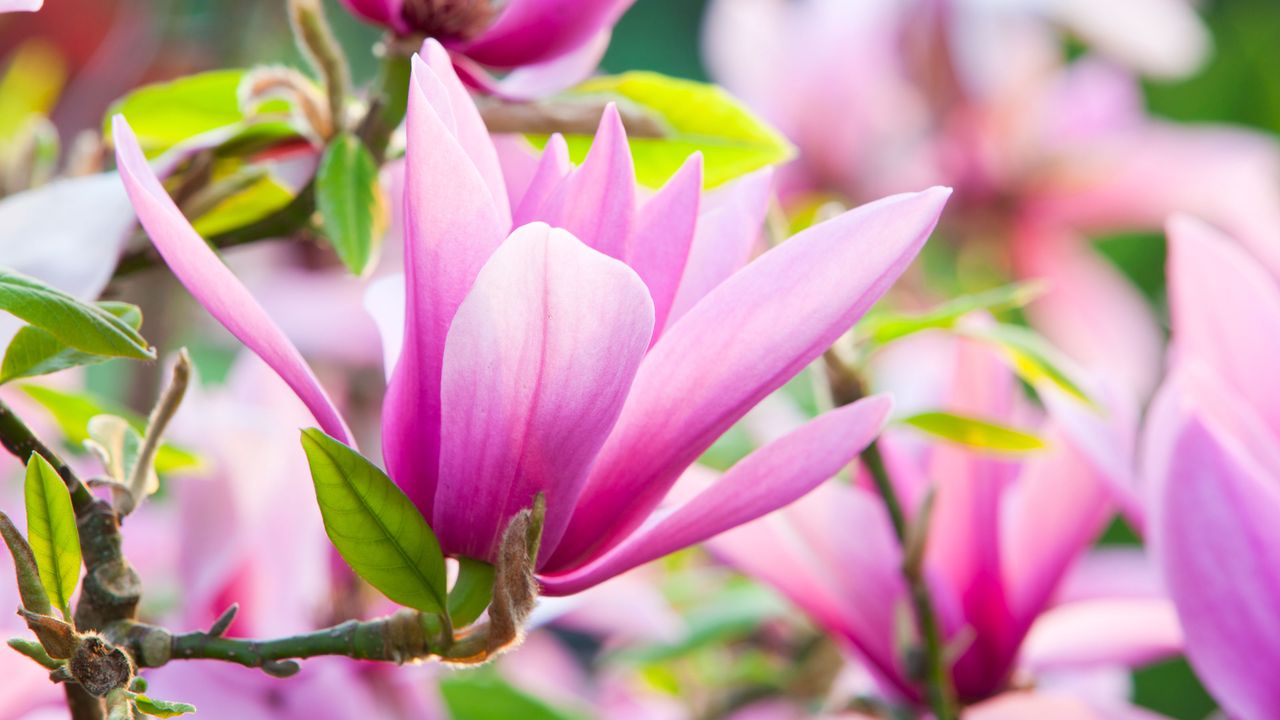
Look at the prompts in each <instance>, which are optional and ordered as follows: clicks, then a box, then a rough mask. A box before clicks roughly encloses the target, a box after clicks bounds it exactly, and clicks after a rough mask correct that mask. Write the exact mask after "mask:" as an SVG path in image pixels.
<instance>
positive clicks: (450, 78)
mask: <svg viewBox="0 0 1280 720" xmlns="http://www.w3.org/2000/svg"><path fill="white" fill-rule="evenodd" d="M426 55H427V61H423V60H421V59H417V60H415V61H414V76H413V80H412V86H411V88H410V93H409V120H408V158H407V161H406V179H405V196H404V203H405V233H404V234H405V287H406V288H407V290H408V292H407V293H406V296H405V301H404V304H403V306H401V305H400V303H399V301H393V302H391V303H388V302H386V299H387V297H386V296H394V294H395V293H394V292H390V293H388V292H383V293H381V295H382V296H383V297H381V298H379V297H376V296H375V298H374V299H373V301H372V305H373V306H374V309H375V311H376V312H375V314H378V315H382V316H384V320H383V321H382V322H381V323H380V324H381V326H382V328H383V331H384V333H385V334H387V335H388V336H389V337H388V338H387V341H386V345H387V347H388V355H389V356H393V357H396V358H397V359H396V361H395V365H394V366H395V371H394V373H393V374H392V377H391V380H390V382H389V386H388V390H387V398H386V401H385V403H384V410H383V422H382V436H383V454H384V457H385V459H386V463H387V469H388V472H389V474H390V475H391V477H392V478H393V479H394V480H395V481H396V482H397V484H399V485H400V486H401V487H402V488H403V489H404V490H405V492H406V493H407V494H408V495H409V497H410V498H411V499H412V500H413V501H414V502H415V503H416V504H417V505H418V507H419V508H420V509H421V510H422V511H423V514H424V515H425V516H426V518H427V519H428V521H429V523H430V524H431V526H432V527H433V528H434V529H435V531H436V533H437V535H438V536H439V538H440V541H441V544H442V546H443V547H444V548H445V551H446V552H447V553H449V554H459V555H465V556H470V557H476V558H481V559H491V558H492V557H493V553H494V551H495V548H496V544H497V541H498V538H499V536H500V534H501V532H502V531H503V529H504V528H505V526H506V525H507V523H508V521H509V520H510V518H511V517H512V516H513V515H514V514H515V513H516V512H518V511H519V510H521V509H523V508H526V507H529V506H530V504H531V503H532V502H533V499H534V497H535V496H536V495H537V494H538V493H543V494H544V495H545V496H546V498H547V515H546V522H545V525H544V532H543V542H542V554H541V556H540V558H539V570H540V576H541V579H542V581H543V586H544V590H546V591H547V592H549V593H552V594H563V593H569V592H575V591H577V590H580V589H582V588H585V587H588V586H590V585H593V584H596V583H598V582H601V581H603V580H605V579H607V578H609V577H612V576H613V575H616V574H617V573H619V572H622V571H624V570H626V569H628V568H630V567H633V566H635V565H638V564H640V563H643V562H647V561H648V560H651V559H654V558H657V557H660V556H661V555H664V554H666V553H669V552H672V551H674V550H676V549H679V548H681V547H684V546H686V545H689V544H692V543H695V542H699V541H701V540H704V539H706V538H707V537H710V536H712V535H714V534H716V533H718V532H721V531H723V530H725V529H727V528H729V527H732V526H734V525H736V524H739V523H742V522H745V521H747V520H750V519H753V518H755V517H759V516H760V515H762V514H764V513H767V512H769V511H771V510H773V509H775V508H777V507H780V506H782V505H785V504H786V503H788V502H791V501H792V500H794V499H795V498H797V497H799V496H800V495H802V494H804V493H805V492H807V491H808V490H809V489H810V488H812V487H813V486H814V485H816V484H817V483H819V482H821V481H822V480H824V479H826V478H827V477H830V476H831V475H832V474H834V473H835V472H836V471H837V470H838V469H839V468H840V467H842V466H843V465H844V464H846V463H847V462H849V461H850V460H851V459H852V458H853V457H855V456H856V455H857V453H858V452H859V451H860V449H861V448H862V447H863V446H864V445H865V444H866V443H867V442H868V441H869V440H870V438H871V437H873V436H874V434H875V433H876V432H877V431H878V430H879V427H880V424H881V422H882V421H883V419H884V416H885V413H886V412H887V411H888V401H887V400H886V399H885V398H869V399H867V400H866V401H864V402H861V403H857V404H855V405H851V406H849V407H847V408H842V409H840V410H837V411H834V412H831V413H828V414H826V415H824V416H822V417H820V418H818V419H816V420H814V421H813V422H812V423H810V424H808V425H806V426H804V427H802V428H800V429H798V430H797V431H796V432H794V433H792V434H790V435H788V436H786V437H783V438H781V439H780V440H778V441H776V442H774V443H772V444H770V445H769V446H767V447H765V448H762V449H761V450H760V451H758V452H757V453H756V454H754V455H752V456H750V457H748V458H747V459H745V460H744V461H743V462H741V463H740V464H739V465H738V466H736V467H735V468H734V469H733V470H731V471H730V473H729V475H730V477H726V478H725V479H724V482H720V483H717V484H715V485H713V486H711V487H710V488H708V489H707V491H706V492H705V493H703V494H701V495H699V496H697V497H695V498H693V499H692V500H690V501H689V502H687V503H685V504H684V505H682V506H680V507H679V508H677V509H674V510H672V511H670V512H666V511H664V512H663V513H662V514H660V515H654V511H655V509H657V508H658V506H659V504H660V503H661V502H662V500H663V498H664V496H665V495H666V493H667V490H668V489H669V488H670V487H671V486H672V484H673V483H674V482H675V480H676V478H677V477H678V476H679V475H680V474H681V472H682V471H683V470H684V469H685V468H686V467H688V466H689V465H690V464H691V463H692V462H693V461H694V460H695V459H696V458H697V457H698V455H699V454H700V453H702V452H703V451H704V450H706V448H708V447H709V446H710V445H711V444H712V442H713V441H714V440H715V439H716V438H717V437H718V436H719V435H720V434H721V433H723V432H724V431H725V430H726V429H727V428H729V427H730V426H731V425H732V424H733V423H734V422H735V421H736V420H737V419H738V418H740V417H741V416H742V415H743V414H744V413H745V412H746V411H747V410H748V409H750V408H751V406H752V405H754V404H755V403H756V402H758V401H759V400H760V399H761V398H763V397H764V396H766V395H767V394H769V393H770V392H772V391H773V390H775V389H777V388H778V387H780V386H781V385H782V384H783V383H784V382H785V381H786V380H787V379H789V378H790V377H791V376H793V375H794V374H795V373H796V372H798V371H799V370H800V369H802V368H803V367H804V366H806V365H807V364H808V363H809V362H811V361H812V360H814V359H815V358H816V357H817V356H818V355H819V354H821V352H822V351H823V350H824V349H825V348H826V347H828V346H829V345H830V344H831V342H832V341H833V340H835V338H837V337H838V336H839V335H841V334H842V333H844V332H845V331H846V330H848V329H849V327H850V326H851V325H852V324H853V323H854V322H855V321H856V320H857V318H858V317H859V316H860V315H861V314H862V313H863V312H865V310H866V309H867V308H868V307H869V306H870V305H871V303H872V302H874V301H875V299H876V298H878V297H879V296H880V294H881V293H883V292H884V291H885V290H886V289H887V288H888V287H889V285H890V284H891V283H892V282H893V280H894V279H895V278H896V277H897V275H898V274H899V273H900V272H901V271H902V270H903V269H904V268H905V267H906V265H907V264H908V263H909V262H910V260H911V258H912V257H914V255H915V254H916V252H917V251H918V250H919V248H920V247H921V245H923V243H924V241H925V239H926V238H927V237H928V235H929V233H930V231H931V230H932V228H933V225H934V223H935V222H936V220H937V217H938V214H939V213H940V212H941V209H942V206H943V204H944V203H945V201H946V198H947V196H948V191H947V190H945V189H939V188H935V189H933V190H929V191H926V192H923V193H918V194H911V195H902V196H897V197H891V198H886V199H884V200H881V201H878V202H875V203H872V204H869V205H867V206H864V207H862V208H859V209H857V210H853V211H851V212H848V213H846V214H844V215H842V216H840V217H838V218H835V219H833V220H830V221H828V222H826V223H823V224H821V225H817V226H815V227H813V228H811V229H809V230H807V231H805V232H804V233H801V234H800V235H797V236H796V237H794V238H792V239H790V240H788V241H787V242H785V243H783V244H782V245H781V246H780V247H778V248H775V249H773V250H771V251H769V252H767V253H765V254H764V255H762V256H760V257H759V258H757V259H756V260H754V261H753V262H751V263H749V264H746V265H745V267H741V268H739V267H738V265H740V264H742V263H744V262H745V261H746V259H747V256H746V253H745V252H743V251H741V248H742V247H744V246H745V247H749V243H750V242H751V241H752V240H754V237H755V233H756V232H757V229H756V228H755V227H747V226H744V223H743V222H742V220H741V213H742V212H743V211H742V210H741V209H740V207H739V206H738V205H736V204H735V203H734V202H732V200H733V196H730V197H729V198H721V199H722V200H728V201H729V202H726V203H725V205H724V206H723V207H722V208H718V209H717V211H714V212H706V213H702V214H700V213H699V204H700V202H701V193H700V187H701V162H700V158H699V157H698V156H696V155H695V156H694V157H692V158H690V160H689V162H688V163H686V165H685V167H684V168H683V169H682V170H681V171H680V172H678V173H677V174H676V175H675V177H673V178H672V180H671V181H670V182H669V183H668V184H667V185H666V186H665V187H664V188H662V189H661V190H660V191H658V192H657V193H656V194H655V195H654V196H653V197H652V198H650V199H649V200H648V201H647V202H645V203H643V204H640V205H637V201H636V196H637V191H636V187H635V177H634V171H633V168H632V165H631V159H630V154H629V152H628V146H627V141H626V137H625V132H624V131H623V129H622V125H621V122H620V120H619V118H618V115H617V112H616V111H615V110H613V109H612V108H611V109H610V110H609V111H607V112H606V113H605V116H604V118H603V119H602V122H601V127H600V130H599V132H598V134H597V137H596V141H595V144H594V146H593V147H592V150H591V152H590V154H589V155H588V156H587V158H586V160H585V161H584V162H583V164H582V166H580V167H578V168H573V167H572V166H571V165H570V164H569V162H568V160H567V154H566V152H565V146H564V142H563V140H562V139H560V138H553V139H552V141H551V144H550V145H549V149H548V150H547V152H546V153H544V155H543V157H542V160H541V163H540V165H539V167H538V168H537V171H536V172H535V173H534V174H533V176H532V177H531V178H530V179H529V182H528V185H527V187H525V188H524V191H523V192H522V193H509V190H508V187H507V180H506V179H505V178H504V175H503V172H502V169H501V168H500V166H499V163H498V158H497V153H496V151H495V150H494V146H493V144H492V142H491V140H490V139H489V135H488V133H487V132H486V131H485V128H484V125H483V123H482V122H481V120H480V117H479V113H478V111H477V110H476V108H475V105H474V104H473V103H472V101H471V99H470V97H469V96H468V95H467V92H466V90H465V88H464V87H463V85H462V84H461V82H460V81H459V80H458V78H457V76H456V75H455V73H454V71H453V67H452V65H451V63H450V61H449V57H448V54H447V52H446V51H445V49H444V48H443V47H442V46H441V45H440V44H438V43H436V42H434V41H429V42H428V45H427V48H426ZM115 138H116V143H117V148H118V152H117V158H118V163H119V165H120V167H121V169H122V177H123V178H124V181H125V185H126V187H127V189H128V191H129V194H130V197H131V198H132V200H133V202H134V204H135V208H136V209H137V211H138V215H139V217H140V218H141V220H142V223H143V225H144V227H146V228H147V230H148V233H149V234H150V235H151V237H152V239H153V241H154V243H155V244H156V247H157V248H158V249H159V250H160V251H161V253H162V255H164V257H165V260H166V261H167V262H168V263H169V265H170V267H171V268H172V269H173V271H174V273H175V274H176V275H177V276H178V277H179V278H180V279H181V280H182V281H183V282H184V283H185V284H186V285H187V287H188V288H189V289H190V290H191V291H192V293H193V294H194V295H195V296H196V297H197V299H199V300H200V301H201V302H202V303H203V304H204V305H205V307H206V308H207V309H209V311H210V312H211V313H212V314H213V315H214V317H215V318H217V319H218V320H219V321H220V322H222V323H223V324H224V325H225V326H226V327H227V328H228V329H229V330H231V332H232V333H233V334H234V335H236V336H237V337H238V338H239V339H240V340H241V341H242V342H244V343H245V344H246V345H248V346H249V347H250V348H251V349H253V350H254V351H255V352H256V353H258V354H259V355H260V356H261V357H263V359H265V360H266V361H267V363H268V364H269V365H271V366H272V367H273V368H274V369H275V370H276V371H277V372H278V373H280V375H281V376H282V377H283V378H284V379H285V380H286V382H288V384H289V385H290V386H291V387H292V388H293V389H294V391H295V392H297V393H298V394H299V396H300V397H301V398H302V399H303V401H304V402H305V403H306V405H307V407H308V408H309V409H310V410H311V411H312V413H313V414H314V415H315V417H316V419H317V421H318V422H319V424H320V426H321V427H322V428H323V429H324V430H325V431H326V432H328V433H329V434H331V435H333V436H334V437H336V438H338V439H340V440H343V441H347V442H349V441H350V433H349V432H348V431H347V429H346V426H345V424H344V423H343V421H342V418H341V417H340V415H339V414H338V412H337V410H335V409H334V407H333V405H332V403H331V402H330V401H329V399H328V397H327V395H326V394H325V392H324V391H323V390H322V389H321V388H320V386H319V384H318V383H317V381H316V380H315V377H314V375H313V374H312V373H311V371H310V369H309V368H308V367H307V366H306V364H305V362H304V361H303V360H302V357H301V355H300V354H299V353H298V351H297V350H296V349H295V348H294V347H293V345H292V344H291V343H290V342H289V341H288V340H287V339H286V338H285V337H284V335H283V334H282V333H281V332H280V331H279V329H278V328H277V326H276V325H275V324H274V323H273V322H272V320H271V319H270V318H269V317H268V316H267V315H266V314H265V312H263V311H262V309H261V308H260V307H259V306H258V305H257V303H256V302H255V301H254V300H253V298H252V297H250V296H249V294H248V293H247V291H246V290H245V289H244V287H243V286H242V285H241V284H240V283H239V282H238V281H237V280H236V279H235V277H234V276H233V275H231V273H230V272H229V271H228V270H227V269H226V267H225V266H223V265H222V264H221V263H220V262H219V261H218V260H217V258H216V257H215V256H214V255H213V254H212V252H211V251H210V250H209V249H208V247H207V246H206V245H205V244H204V242H203V241H202V240H201V239H200V237H199V236H198V235H197V234H196V233H195V232H194V230H192V228H191V226H190V225H189V224H188V223H187V221H186V220H185V219H184V218H183V217H182V215H181V213H180V212H179V211H178V210H177V208H176V207H175V206H174V204H173V203H172V201H171V200H170V199H169V197H168V195H167V194H166V193H165V192H164V189H163V187H161V186H160V184H159V182H158V181H157V180H156V179H155V177H154V175H153V174H152V173H151V171H150V168H149V167H148V166H147V165H146V163H145V161H144V159H143V157H142V155H141V153H140V152H139V151H138V148H137V145H136V142H135V141H134V139H133V137H132V133H131V132H130V130H129V127H128V125H127V124H126V123H125V122H124V121H123V119H121V118H117V119H116V122H115ZM757 217H758V216H757ZM553 226H554V227H553ZM513 228H514V229H513ZM734 248H738V250H734ZM399 318H403V321H402V323H401V322H398V321H397V320H398V319H399ZM646 521H648V524H647V525H646V524H645V523H646Z"/></svg>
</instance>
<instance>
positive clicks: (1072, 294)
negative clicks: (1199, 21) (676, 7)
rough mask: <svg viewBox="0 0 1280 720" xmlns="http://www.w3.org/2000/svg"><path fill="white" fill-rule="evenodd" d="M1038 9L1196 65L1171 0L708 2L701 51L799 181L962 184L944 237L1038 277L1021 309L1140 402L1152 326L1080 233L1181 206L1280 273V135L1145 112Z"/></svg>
mask: <svg viewBox="0 0 1280 720" xmlns="http://www.w3.org/2000/svg"><path fill="white" fill-rule="evenodd" d="M996 6H1000V7H1002V8H1004V10H1001V11H996V10H994V9H993V8H994V7H996ZM1011 7H1012V8H1014V9H1012V10H1011V9H1009V8H1011ZM1043 18H1050V19H1053V20H1055V21H1056V22H1060V23H1065V24H1068V25H1069V26H1072V27H1073V28H1074V29H1076V30H1077V32H1079V33H1080V34H1081V35H1083V36H1084V37H1086V38H1090V37H1092V38H1094V39H1097V38H1098V36H1099V33H1103V34H1105V35H1107V36H1108V37H1113V38H1124V39H1126V40H1128V41H1129V42H1130V43H1134V42H1139V43H1140V44H1141V45H1142V46H1144V47H1155V48H1157V49H1160V48H1162V49H1163V51H1164V52H1166V53H1167V54H1168V56H1169V57H1168V58H1166V60H1165V61H1163V62H1159V63H1157V66H1160V67H1165V68H1166V69H1169V70H1173V69H1176V68H1178V67H1184V68H1190V67H1193V66H1194V65H1195V62H1194V59H1195V58H1197V57H1199V56H1201V55H1203V51H1204V47H1205V46H1206V44H1207V41H1206V40H1205V39H1204V37H1203V36H1204V31H1203V29H1200V30H1196V29H1195V28H1196V20H1195V16H1194V12H1193V11H1192V10H1191V9H1190V8H1189V7H1188V4H1187V3H1185V2H1182V0H1143V1H1142V2H1133V3H1107V2H1098V1H1097V0H1034V1H1028V2H1013V3H1008V2H1001V3H992V2H984V1H980V0H920V1H919V2H907V3H900V2H881V1H870V2H859V3H848V2H841V0H800V1H798V2H786V1H785V0H718V1H717V2H714V3H712V6H711V12H710V14H709V16H708V23H707V26H706V27H707V35H706V41H707V42H706V46H707V48H708V65H709V67H710V68H711V70H712V74H713V76H714V77H716V78H717V79H718V80H720V81H721V82H723V83H724V84H725V85H726V86H727V87H728V88H729V89H730V90H732V91H733V92H735V94H737V95H739V96H741V97H743V98H744V99H745V100H746V101H747V102H748V103H749V104H751V105H752V107H754V108H755V109H756V110H758V111H760V112H761V113H763V114H764V115H765V116H766V117H768V118H769V119H771V120H772V121H773V122H774V123H775V124H776V125H777V126H778V127H779V128H780V129H781V130H782V131H783V132H784V133H786V134H787V135H788V137H790V138H791V140H792V141H793V142H795V144H796V145H797V147H798V148H799V149H800V156H799V158H798V160H797V161H796V163H794V164H793V165H792V166H790V167H789V168H788V170H787V174H786V183H785V185H786V187H787V189H788V190H789V191H790V192H791V193H793V194H796V193H805V192H811V191H826V192H830V191H835V192H838V193H840V194H841V195H843V196H845V197H847V198H850V199H852V200H854V201H857V202H860V201H863V200H864V199H866V198H868V197H876V196H878V195H881V194H884V193H886V192H898V191H900V189H902V188H904V187H917V186H920V185H922V184H928V183H943V184H947V185H951V186H954V187H955V188H956V195H955V198H954V200H953V201H952V202H951V205H950V208H951V211H950V212H949V213H948V218H947V223H946V226H945V227H944V231H945V233H946V234H947V235H948V236H950V237H953V238H954V239H955V240H957V241H958V242H959V243H960V244H961V245H962V247H966V248H969V249H970V252H973V253H977V254H978V256H979V258H980V259H979V262H981V264H982V266H983V267H990V266H991V265H993V264H994V265H996V266H997V267H999V268H1001V269H1002V270H1003V271H1004V272H1006V273H1008V274H1009V275H1012V276H1015V277H1018V278H1028V279H1033V278H1034V279H1044V280H1047V281H1048V283H1049V286H1050V292H1048V293H1047V294H1046V295H1045V296H1044V297H1043V298H1041V299H1040V300H1039V301H1038V302H1036V303H1034V304H1033V305H1032V306H1031V307H1030V309H1029V315H1030V318H1031V320H1032V321H1033V323H1034V324H1035V325H1036V327H1037V329H1039V330H1040V331H1042V332H1043V333H1045V334H1046V335H1047V336H1049V337H1050V339H1052V340H1053V341H1054V342H1055V344H1057V345H1058V346H1059V347H1061V348H1062V349H1063V350H1064V351H1066V352H1067V353H1068V354H1070V355H1071V356H1073V357H1074V358H1075V359H1076V360H1077V361H1079V362H1080V363H1081V364H1083V365H1086V366H1088V367H1091V368H1105V369H1106V370H1107V374H1108V375H1109V376H1111V377H1115V378H1118V379H1123V380H1124V381H1125V382H1126V384H1127V387H1128V388H1129V389H1131V390H1132V392H1134V393H1135V394H1136V395H1137V396H1139V397H1145V396H1146V395H1148V394H1149V393H1150V392H1151V391H1152V390H1153V389H1154V387H1155V385H1156V383H1157V381H1158V378H1159V375H1160V367H1161V365H1160V361H1161V354H1162V349H1163V347H1162V346H1163V338H1162V335H1161V332H1160V329H1159V324H1158V322H1157V319H1156V317H1155V314H1154V313H1153V312H1152V310H1151V309H1150V308H1149V306H1148V304H1147V303H1146V301H1145V300H1144V298H1143V297H1142V296H1141V295H1140V294H1139V293H1138V291H1137V289H1136V288H1134V287H1133V286H1132V284H1131V283H1129V282H1128V281H1127V280H1126V279H1125V278H1124V277H1123V276H1122V275H1121V274H1120V273H1119V272H1118V271H1117V270H1116V268H1115V267H1114V266H1113V265H1111V264H1110V263H1109V262H1107V261H1106V260H1105V259H1104V258H1102V257H1101V256H1100V255H1098V254H1097V253H1096V252H1094V251H1093V249H1092V248H1090V247H1089V245H1088V243H1087V242H1085V240H1086V239H1087V238H1088V237H1091V236H1098V235H1104V234H1111V233H1118V232H1134V231H1150V232H1156V231H1158V230H1159V229H1160V228H1161V226H1162V224H1163V222H1164V220H1165V218H1166V217H1167V216H1168V215H1169V214H1170V213H1172V212H1177V211H1184V212H1192V213H1195V214H1197V215H1200V216H1203V217H1205V218H1206V219H1208V220H1210V221H1212V222H1214V223H1216V224H1218V225H1220V226H1222V227H1223V228H1226V229H1228V230H1229V231H1230V232H1231V233H1232V234H1233V235H1234V236H1235V237H1236V238H1237V239H1238V240H1239V241H1240V242H1241V243H1242V244H1244V245H1246V246H1247V247H1249V248H1251V250H1253V251H1254V252H1255V253H1257V255H1258V257H1259V258H1260V259H1262V260H1263V261H1264V262H1266V263H1267V264H1268V266H1269V267H1271V268H1273V271H1280V270H1278V269H1280V252H1277V250H1276V245H1275V243H1273V242H1272V239H1273V236H1272V235H1271V234H1270V233H1271V229H1272V228H1274V227H1275V226H1276V225H1277V224H1278V223H1280V182H1278V181H1277V178H1280V148H1278V147H1277V145H1276V143H1275V141H1274V139H1272V138H1270V137H1269V136H1266V135H1264V134H1261V133H1255V132H1251V131H1247V130H1243V129H1240V128H1231V127H1224V126H1213V125H1184V124H1177V123H1170V122H1167V121H1163V120H1159V119H1157V118H1153V117H1150V116H1149V115H1148V114H1147V113H1146V111H1145V108H1144V106H1143V99H1142V94H1141V91H1140V88H1139V87H1138V84H1137V82H1136V80H1135V78H1134V77H1133V76H1132V74H1131V73H1129V72H1127V71H1126V70H1124V69H1122V68H1121V67H1120V66H1117V65H1116V64H1114V63H1112V62H1109V61H1104V60H1101V59H1099V58H1098V57H1097V55H1096V54H1089V55H1086V56H1085V57H1084V58H1081V59H1079V60H1077V61H1075V62H1071V63H1068V62H1067V61H1066V59H1065V58H1064V56H1063V50H1062V41H1061V37H1060V34H1059V33H1057V32H1056V31H1054V30H1053V29H1052V28H1051V26H1049V25H1046V24H1045V23H1044V22H1043ZM1090 18H1092V19H1093V20H1095V22H1091V23H1090V27H1091V28H1092V29H1091V30H1087V29H1082V28H1081V27H1080V25H1079V21H1083V20H1087V19H1090ZM1178 18H1180V19H1178ZM1197 37H1200V38H1201V39H1200V40H1196V39H1195V38H1197ZM1104 49H1107V50H1108V52H1107V55H1108V57H1111V58H1115V57H1126V56H1131V55H1132V53H1125V52H1115V51H1112V50H1114V48H1112V47H1110V46H1108V48H1104ZM1136 49H1137V50H1139V51H1141V48H1136ZM1128 50H1135V48H1128ZM1142 66H1143V67H1149V66H1150V63H1145V64H1142ZM993 241H994V242H993Z"/></svg>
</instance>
